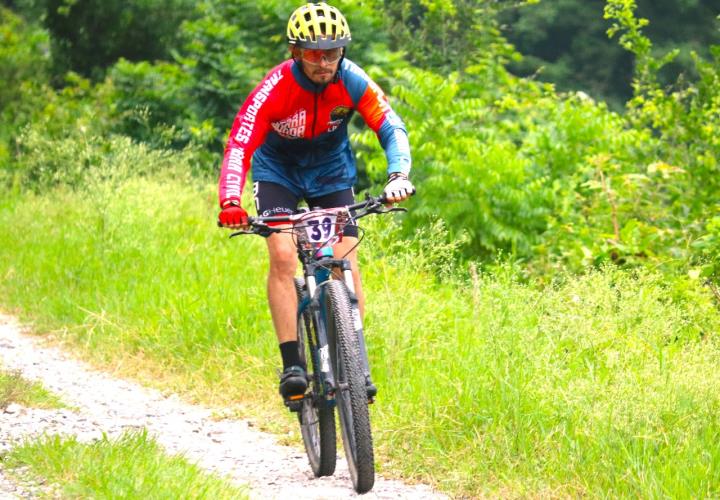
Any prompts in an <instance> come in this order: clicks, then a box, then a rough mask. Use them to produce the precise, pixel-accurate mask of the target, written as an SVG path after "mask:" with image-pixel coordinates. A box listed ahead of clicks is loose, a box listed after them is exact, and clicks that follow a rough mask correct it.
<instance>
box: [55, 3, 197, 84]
mask: <svg viewBox="0 0 720 500" xmlns="http://www.w3.org/2000/svg"><path fill="white" fill-rule="evenodd" d="M193 5H194V2H191V1H190V0H133V1H130V2H128V1H122V0H114V1H108V0H83V1H78V0H47V3H46V11H45V16H44V17H45V19H44V23H45V26H46V27H47V29H48V31H49V32H50V34H51V37H52V51H53V62H54V72H55V74H56V75H59V76H62V75H63V74H64V73H65V72H67V71H75V72H77V73H80V74H82V75H84V76H86V77H91V76H92V77H95V78H98V77H100V76H102V75H103V74H104V70H105V68H107V67H108V66H110V65H112V64H113V63H114V62H115V61H117V60H118V59H120V58H121V57H124V58H126V59H129V60H144V59H148V60H154V59H163V58H167V57H168V55H169V50H170V48H171V47H172V46H174V44H175V43H176V41H177V29H178V26H179V25H180V23H181V22H182V21H183V20H184V19H188V18H189V17H190V15H191V14H192V12H193V10H192V6H193Z"/></svg>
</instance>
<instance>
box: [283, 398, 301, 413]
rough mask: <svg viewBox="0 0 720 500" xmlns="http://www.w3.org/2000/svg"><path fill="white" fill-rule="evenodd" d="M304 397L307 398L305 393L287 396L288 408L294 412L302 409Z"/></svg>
mask: <svg viewBox="0 0 720 500" xmlns="http://www.w3.org/2000/svg"><path fill="white" fill-rule="evenodd" d="M303 399H305V394H296V395H294V396H288V397H287V398H285V400H284V402H285V406H287V408H288V410H290V411H292V412H298V411H300V408H302V402H303Z"/></svg>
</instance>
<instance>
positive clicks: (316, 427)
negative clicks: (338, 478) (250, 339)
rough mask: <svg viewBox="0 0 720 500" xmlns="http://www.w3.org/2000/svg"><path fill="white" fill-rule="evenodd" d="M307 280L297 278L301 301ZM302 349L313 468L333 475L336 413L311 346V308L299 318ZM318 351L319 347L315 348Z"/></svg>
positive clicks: (306, 433)
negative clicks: (306, 379) (307, 390)
mask: <svg viewBox="0 0 720 500" xmlns="http://www.w3.org/2000/svg"><path fill="white" fill-rule="evenodd" d="M304 288H305V281H304V280H303V279H302V278H295V291H296V292H297V297H298V304H300V301H301V300H302V298H303V294H304ZM297 333H298V349H299V351H300V360H301V361H302V363H303V364H304V365H305V367H306V368H305V369H306V371H307V374H308V379H309V384H308V386H309V389H310V391H309V394H307V395H306V396H305V399H303V400H302V405H301V407H300V411H298V421H299V422H300V433H301V434H302V438H303V443H304V444H305V451H306V453H307V456H308V461H309V462H310V468H311V469H312V471H313V474H315V477H320V476H332V475H333V473H335V462H336V460H337V441H336V434H335V412H334V409H333V407H332V406H331V405H330V404H329V402H328V401H327V400H326V399H325V390H324V387H323V385H322V381H321V379H320V366H319V360H318V359H317V358H315V357H314V356H313V349H312V347H311V346H317V345H318V341H317V330H316V328H315V323H314V321H313V317H312V314H311V313H310V311H309V310H308V309H306V310H305V312H304V313H303V315H302V316H301V317H300V318H299V319H298V325H297ZM315 352H316V353H317V350H316V349H315Z"/></svg>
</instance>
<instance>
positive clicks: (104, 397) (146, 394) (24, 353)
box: [0, 315, 444, 499]
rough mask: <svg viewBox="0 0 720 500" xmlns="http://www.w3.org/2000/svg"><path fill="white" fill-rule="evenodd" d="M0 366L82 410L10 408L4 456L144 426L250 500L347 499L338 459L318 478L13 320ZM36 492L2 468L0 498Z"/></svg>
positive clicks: (1, 432)
mask: <svg viewBox="0 0 720 500" xmlns="http://www.w3.org/2000/svg"><path fill="white" fill-rule="evenodd" d="M0 360H1V361H2V365H3V366H4V367H5V368H6V369H9V370H15V369H17V370H20V371H21V372H22V373H23V376H25V377H26V378H28V379H30V380H37V381H39V382H41V383H42V384H43V385H44V386H45V387H46V388H47V389H49V390H51V391H53V392H55V393H57V394H59V395H60V396H61V397H62V399H63V401H65V402H66V403H67V404H69V405H72V406H73V407H76V408H78V411H70V410H38V409H30V408H23V407H20V406H18V405H11V406H10V407H9V408H8V409H7V410H6V411H5V412H3V413H0V452H2V451H3V450H7V449H8V448H9V447H10V446H11V445H12V443H13V442H16V441H17V440H18V439H20V438H22V437H25V436H29V435H32V436H36V435H39V434H42V433H44V432H45V433H51V434H55V433H60V434H74V435H77V436H78V438H79V439H82V440H85V441H89V440H93V439H97V438H98V437H100V436H101V435H102V433H103V432H105V433H106V434H107V435H108V436H110V437H115V436H118V435H120V434H122V433H123V432H124V431H126V430H128V429H140V428H143V427H144V428H147V429H148V432H149V433H150V434H151V435H152V436H153V437H154V438H155V439H156V440H157V441H158V442H159V443H160V444H161V445H162V446H164V447H165V449H166V450H167V452H168V453H170V454H177V453H183V454H184V455H185V456H186V457H187V458H188V459H189V460H191V461H193V462H195V463H197V464H198V465H200V466H201V467H204V468H206V469H208V470H211V471H214V472H218V473H221V474H223V475H226V476H227V477H228V478H229V479H230V480H231V481H233V482H234V483H236V484H240V485H246V486H249V487H250V488H251V496H252V497H253V498H263V499H266V498H316V499H319V498H333V499H334V498H349V497H354V496H357V495H355V493H354V491H353V490H352V485H351V483H350V477H349V474H348V470H347V464H346V463H345V461H344V460H343V459H338V466H337V470H336V473H335V475H334V476H333V477H329V478H319V479H318V478H315V477H314V476H313V475H312V472H311V471H310V467H309V465H308V464H307V458H306V456H305V454H304V452H302V451H299V450H297V449H294V448H291V447H288V446H281V445H279V444H277V442H276V439H275V438H274V437H273V436H272V435H269V434H265V433H262V432H259V431H257V430H255V429H253V428H252V427H251V426H250V425H249V424H248V423H247V422H245V421H241V420H219V421H218V420H216V419H213V418H212V410H211V409H209V408H203V407H200V406H196V405H190V404H187V403H184V402H182V401H181V400H180V399H179V398H178V397H177V396H170V397H165V396H163V395H162V394H160V393H159V392H158V391H155V390H152V389H148V388H146V387H142V386H140V385H137V384H135V383H132V382H128V381H125V380H120V379H116V378H113V377H111V376H109V375H107V374H105V373H102V372H98V371H96V370H93V369H91V368H89V367H88V366H87V365H85V364H83V363H81V362H78V361H76V360H73V359H71V358H70V357H69V356H68V355H67V354H65V353H63V352H62V351H60V350H57V349H54V348H47V347H43V346H41V345H40V343H39V341H38V339H36V338H33V337H32V336H30V335H26V334H23V333H22V332H21V328H20V327H19V325H18V324H17V323H16V322H15V321H14V320H13V319H12V318H10V317H8V316H2V315H0ZM34 496H35V494H34V493H33V488H32V487H28V486H27V485H24V486H23V485H17V484H14V483H13V482H12V481H10V480H9V479H8V478H7V476H3V473H2V470H1V469H0V498H34ZM363 497H364V498H369V499H372V498H413V499H416V498H444V497H443V496H442V495H440V494H438V493H435V492H433V491H432V490H431V489H430V488H428V487H427V486H422V485H419V486H409V485H405V484H403V483H401V482H399V481H390V480H384V479H382V478H379V477H378V478H377V479H376V482H375V487H374V488H373V490H372V491H371V492H370V493H368V494H366V495H363Z"/></svg>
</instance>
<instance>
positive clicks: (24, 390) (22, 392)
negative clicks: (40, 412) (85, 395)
mask: <svg viewBox="0 0 720 500" xmlns="http://www.w3.org/2000/svg"><path fill="white" fill-rule="evenodd" d="M12 403H16V404H19V405H22V406H29V407H33V408H63V407H64V406H65V405H64V404H63V402H62V400H61V399H60V398H59V397H57V396H56V395H55V394H53V393H51V392H49V391H47V390H46V389H45V388H43V387H42V385H41V384H38V383H37V382H30V381H29V380H27V379H25V378H23V376H22V374H21V373H20V372H18V371H17V370H10V371H8V370H4V369H3V368H2V366H0V411H4V410H5V409H7V407H8V406H10V405H11V404H12Z"/></svg>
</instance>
